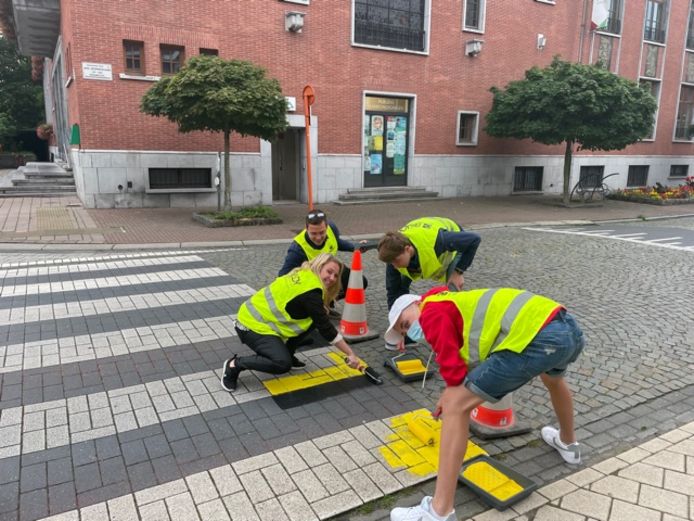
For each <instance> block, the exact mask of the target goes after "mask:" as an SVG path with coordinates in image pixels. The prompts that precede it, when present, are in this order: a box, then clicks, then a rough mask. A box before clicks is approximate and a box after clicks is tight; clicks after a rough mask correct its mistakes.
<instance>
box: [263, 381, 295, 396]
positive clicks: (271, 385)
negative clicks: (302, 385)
mask: <svg viewBox="0 0 694 521" xmlns="http://www.w3.org/2000/svg"><path fill="white" fill-rule="evenodd" d="M263 385H265V388H266V389H267V390H268V392H269V393H270V394H272V395H273V396H276V395H278V394H284V393H286V392H289V390H288V389H287V387H286V386H285V385H284V382H282V379H281V378H275V379H273V380H265V381H264V382H263Z"/></svg>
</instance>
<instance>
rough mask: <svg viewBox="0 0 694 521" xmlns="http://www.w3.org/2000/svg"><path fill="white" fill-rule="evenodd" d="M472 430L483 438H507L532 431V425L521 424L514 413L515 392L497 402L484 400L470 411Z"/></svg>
mask: <svg viewBox="0 0 694 521" xmlns="http://www.w3.org/2000/svg"><path fill="white" fill-rule="evenodd" d="M470 430H471V431H472V432H473V433H474V434H475V435H476V436H477V437H478V438H481V439H483V440H488V439H493V438H507V437H509V436H515V435H516V434H524V433H526V432H530V426H528V425H524V424H521V423H520V422H519V421H518V418H517V417H516V415H515V414H514V413H513V393H510V394H507V395H506V396H504V397H503V398H502V399H501V400H499V401H498V402H497V403H489V402H484V403H483V404H482V405H480V406H478V407H477V408H475V409H474V410H473V411H472V413H470Z"/></svg>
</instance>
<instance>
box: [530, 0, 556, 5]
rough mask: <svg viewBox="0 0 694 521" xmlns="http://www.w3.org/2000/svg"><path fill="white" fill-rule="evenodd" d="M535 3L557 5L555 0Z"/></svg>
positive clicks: (540, 0)
mask: <svg viewBox="0 0 694 521" xmlns="http://www.w3.org/2000/svg"><path fill="white" fill-rule="evenodd" d="M535 1H536V2H540V3H541V4H549V5H557V2H556V1H555V0H535Z"/></svg>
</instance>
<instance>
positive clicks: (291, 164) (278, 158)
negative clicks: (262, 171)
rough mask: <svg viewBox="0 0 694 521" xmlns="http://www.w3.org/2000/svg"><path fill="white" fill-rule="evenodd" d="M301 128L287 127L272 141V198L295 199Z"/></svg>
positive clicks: (297, 191)
mask: <svg viewBox="0 0 694 521" xmlns="http://www.w3.org/2000/svg"><path fill="white" fill-rule="evenodd" d="M302 136H303V129H300V128H287V130H285V131H284V133H283V134H282V135H281V136H279V137H278V138H277V139H276V140H275V141H273V142H272V200H273V201H296V200H297V199H298V194H299V172H300V171H301V169H300V165H299V158H300V152H301V143H302V141H301V140H302Z"/></svg>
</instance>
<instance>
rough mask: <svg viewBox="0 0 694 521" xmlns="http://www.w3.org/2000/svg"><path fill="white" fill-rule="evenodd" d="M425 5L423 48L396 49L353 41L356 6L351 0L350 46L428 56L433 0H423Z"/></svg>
mask: <svg viewBox="0 0 694 521" xmlns="http://www.w3.org/2000/svg"><path fill="white" fill-rule="evenodd" d="M425 1H426V6H425V7H424V24H423V25H424V34H425V36H424V50H423V51H413V50H411V49H397V48H395V47H384V46H382V45H369V44H365V43H357V42H355V41H354V27H355V25H356V24H355V23H354V22H355V21H354V13H355V11H356V8H355V7H354V0H352V19H351V25H352V34H351V36H350V42H351V45H352V47H363V48H365V49H377V50H379V51H390V52H402V53H405V54H419V55H421V56H429V50H430V49H429V44H430V42H431V3H432V1H433V0H425Z"/></svg>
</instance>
